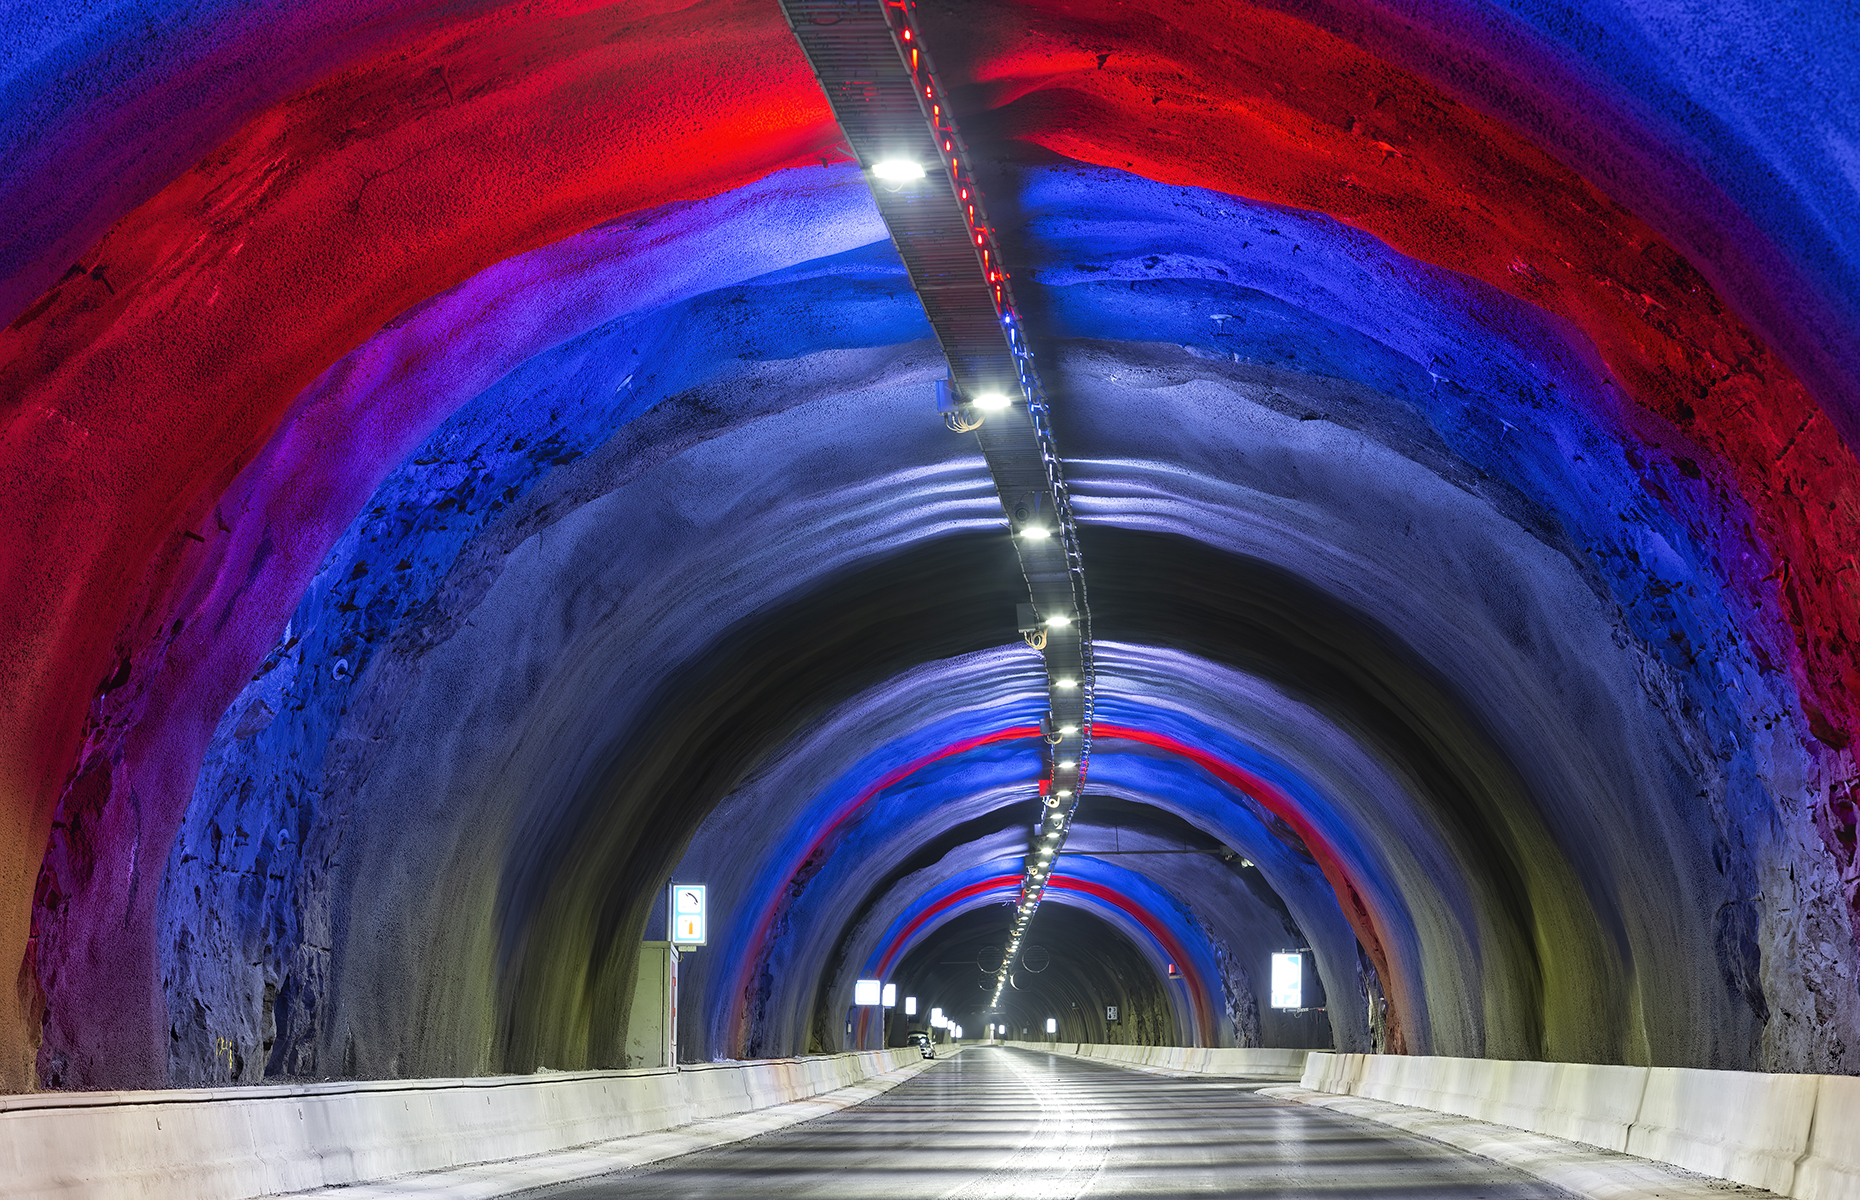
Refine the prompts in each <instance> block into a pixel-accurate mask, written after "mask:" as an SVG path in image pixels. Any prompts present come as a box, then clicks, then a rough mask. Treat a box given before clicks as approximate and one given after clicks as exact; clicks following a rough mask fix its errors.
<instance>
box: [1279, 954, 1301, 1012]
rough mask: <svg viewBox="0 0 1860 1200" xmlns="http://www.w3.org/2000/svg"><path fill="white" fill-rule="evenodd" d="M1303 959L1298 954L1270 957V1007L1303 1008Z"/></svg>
mask: <svg viewBox="0 0 1860 1200" xmlns="http://www.w3.org/2000/svg"><path fill="white" fill-rule="evenodd" d="M1304 977H1305V970H1304V957H1303V956H1302V955H1298V954H1275V955H1273V956H1272V1007H1274V1008H1303V1007H1304V983H1305V978H1304Z"/></svg>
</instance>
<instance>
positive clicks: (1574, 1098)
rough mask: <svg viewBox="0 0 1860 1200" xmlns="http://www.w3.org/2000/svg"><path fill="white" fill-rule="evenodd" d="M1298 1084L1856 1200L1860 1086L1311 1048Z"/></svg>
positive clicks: (1742, 1074)
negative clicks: (1339, 1052) (1311, 1052)
mask: <svg viewBox="0 0 1860 1200" xmlns="http://www.w3.org/2000/svg"><path fill="white" fill-rule="evenodd" d="M1299 1084H1300V1086H1301V1087H1303V1088H1305V1089H1307V1090H1309V1091H1313V1092H1326V1093H1330V1094H1333V1095H1347V1096H1361V1097H1363V1098H1364V1099H1369V1100H1380V1101H1382V1102H1384V1103H1388V1104H1401V1105H1406V1106H1408V1107H1411V1108H1420V1109H1428V1110H1431V1111H1435V1112H1442V1113H1452V1114H1454V1115H1457V1116H1463V1117H1471V1118H1473V1119H1475V1120H1480V1121H1489V1122H1492V1123H1493V1124H1497V1125H1506V1126H1510V1127H1512V1128H1514V1129H1523V1130H1526V1131H1529V1132H1531V1133H1541V1134H1547V1135H1549V1136H1551V1137H1559V1138H1564V1139H1566V1140H1569V1141H1573V1142H1582V1143H1586V1144H1588V1145H1591V1146H1599V1147H1601V1148H1602V1149H1605V1150H1615V1151H1621V1152H1625V1153H1628V1154H1632V1155H1635V1156H1637V1157H1639V1158H1645V1159H1650V1160H1652V1161H1654V1162H1661V1163H1666V1164H1669V1165H1671V1166H1676V1167H1683V1168H1685V1169H1686V1170H1689V1171H1695V1172H1698V1173H1699V1174H1701V1175H1710V1176H1713V1177H1714V1178H1718V1179H1727V1180H1730V1181H1732V1182H1735V1183H1743V1184H1749V1185H1750V1186H1753V1187H1760V1188H1764V1189H1767V1190H1769V1191H1772V1192H1775V1193H1777V1194H1779V1195H1784V1196H1792V1197H1796V1198H1797V1200H1860V1079H1856V1078H1853V1077H1850V1076H1844V1075H1765V1074H1760V1073H1757V1072H1747V1071H1703V1070H1692V1069H1684V1068H1678V1067H1624V1066H1605V1065H1598V1064H1590V1063H1540V1062H1506V1061H1498V1060H1489V1059H1470V1058H1428V1057H1422V1056H1402V1055H1374V1054H1330V1053H1322V1052H1318V1053H1313V1054H1312V1055H1311V1056H1310V1057H1309V1058H1308V1059H1307V1060H1306V1062H1305V1066H1304V1073H1303V1075H1302V1076H1301V1077H1300V1080H1299Z"/></svg>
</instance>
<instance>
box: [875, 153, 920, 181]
mask: <svg viewBox="0 0 1860 1200" xmlns="http://www.w3.org/2000/svg"><path fill="white" fill-rule="evenodd" d="M872 174H874V175H876V176H877V177H878V178H880V179H882V180H884V181H885V182H886V183H899V184H903V183H909V182H911V181H912V180H913V179H922V178H923V177H924V169H923V167H921V166H919V165H918V164H916V163H914V162H912V161H911V160H910V159H908V158H887V159H883V160H881V161H879V162H875V163H873V164H872Z"/></svg>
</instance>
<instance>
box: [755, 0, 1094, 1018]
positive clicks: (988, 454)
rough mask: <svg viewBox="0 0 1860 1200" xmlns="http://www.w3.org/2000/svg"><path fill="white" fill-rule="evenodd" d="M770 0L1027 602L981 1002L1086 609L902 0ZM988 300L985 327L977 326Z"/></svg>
mask: <svg viewBox="0 0 1860 1200" xmlns="http://www.w3.org/2000/svg"><path fill="white" fill-rule="evenodd" d="M782 8H783V11H784V13H785V15H786V16H787V18H788V24H789V27H790V28H791V29H792V30H793V31H794V34H795V37H796V39H797V40H798V41H799V42H800V44H801V49H802V51H803V53H805V54H806V55H807V59H808V62H809V63H810V65H812V66H813V68H814V72H815V74H816V75H817V76H818V77H819V79H820V83H821V88H822V90H823V91H824V92H825V94H826V98H827V101H828V103H829V104H831V105H832V107H833V112H834V116H835V117H836V118H837V119H838V121H839V123H840V128H841V130H842V131H843V132H845V134H846V142H847V145H848V146H849V147H850V148H851V149H852V151H853V154H854V155H855V157H857V158H858V159H859V160H860V161H861V162H862V163H865V164H866V166H867V170H868V171H869V175H870V177H869V183H870V184H871V187H872V195H873V198H874V200H875V201H876V203H877V205H878V210H879V213H880V215H881V216H882V217H883V218H884V220H885V223H886V225H887V227H888V228H889V230H890V232H891V234H892V240H893V243H894V245H895V246H896V247H897V248H898V252H899V256H900V258H901V259H902V260H903V262H904V265H905V269H906V270H907V271H909V272H910V275H911V283H912V286H913V287H914V288H915V289H916V291H917V294H918V298H919V299H920V300H921V301H922V302H923V306H924V312H925V315H926V316H927V317H928V318H929V319H930V324H931V327H932V328H933V329H934V330H935V332H936V334H937V338H938V341H939V342H940V344H941V345H942V347H943V351H944V354H945V356H946V357H947V359H948V362H949V367H950V378H949V380H948V381H947V382H946V383H944V384H942V385H939V388H938V403H937V407H938V409H939V410H940V411H941V412H942V413H943V418H944V421H945V422H946V423H947V424H948V426H949V428H950V429H952V430H954V431H956V432H959V433H974V434H975V436H976V439H977V441H978V442H979V443H980V446H981V450H982V456H983V458H984V459H985V460H986V461H987V464H988V469H989V473H990V474H991V475H992V476H993V478H994V482H995V487H996V490H997V492H998V493H999V494H1000V497H1001V507H1002V510H1003V512H1004V513H1005V514H1006V515H1007V519H1008V521H1007V524H1008V532H1009V535H1010V536H1011V537H1012V539H1013V541H1014V546H1015V550H1016V553H1017V555H1018V557H1019V559H1020V564H1021V571H1022V574H1023V575H1024V576H1025V577H1026V580H1027V591H1028V598H1029V600H1030V601H1031V602H1032V603H1031V604H1030V605H1028V606H1025V608H1024V611H1025V612H1030V613H1032V614H1034V623H1033V625H1032V627H1031V628H1030V627H1029V626H1028V624H1027V623H1026V622H1027V618H1026V617H1025V616H1023V618H1022V621H1023V624H1022V628H1021V632H1022V634H1023V636H1025V637H1026V638H1027V643H1028V645H1029V646H1031V647H1032V648H1033V649H1035V650H1037V651H1039V652H1041V654H1042V656H1043V661H1044V665H1045V667H1046V674H1047V693H1048V695H1047V713H1046V715H1045V717H1044V718H1043V719H1042V721H1041V734H1042V736H1043V739H1044V741H1045V743H1046V746H1047V748H1048V753H1049V755H1050V757H1049V758H1048V761H1047V766H1046V769H1045V770H1044V771H1043V772H1042V774H1043V775H1044V776H1045V778H1044V779H1042V780H1041V782H1040V784H1039V792H1038V795H1039V799H1040V801H1041V808H1040V810H1039V811H1040V816H1039V819H1038V820H1037V821H1036V822H1035V824H1034V828H1033V829H1032V830H1031V832H1030V834H1029V838H1028V847H1027V855H1026V859H1025V864H1024V868H1023V873H1022V879H1021V886H1020V893H1019V904H1018V908H1017V909H1016V912H1015V917H1014V924H1013V928H1012V930H1011V931H1010V933H1009V950H1008V953H1007V954H1006V955H1005V956H1004V957H1003V959H1002V964H1001V970H1000V972H999V974H998V976H997V978H996V980H995V1000H994V1001H991V1005H990V1006H991V1007H993V1004H994V1003H997V1002H998V1001H999V999H1000V995H1001V991H1002V989H1003V987H1005V986H1006V983H1007V980H1008V970H1009V967H1010V966H1011V965H1012V963H1013V960H1014V956H1015V954H1017V953H1018V952H1019V949H1020V945H1021V941H1022V939H1023V938H1025V936H1026V932H1027V927H1028V923H1029V922H1030V921H1031V920H1032V917H1033V914H1034V913H1035V912H1036V911H1037V910H1038V909H1039V906H1040V901H1041V899H1042V897H1043V896H1044V895H1045V891H1046V884H1047V881H1048V878H1049V875H1050V873H1051V870H1052V863H1053V861H1054V858H1055V856H1056V855H1057V854H1058V853H1059V851H1060V849H1061V848H1062V847H1063V845H1064V842H1065V835H1066V829H1067V826H1068V824H1069V823H1070V819H1071V816H1072V812H1073V810H1074V808H1075V807H1076V805H1077V799H1078V794H1079V791H1080V789H1081V787H1082V786H1083V784H1084V779H1085V771H1086V766H1087V764H1088V761H1089V758H1090V753H1091V721H1092V711H1093V681H1094V674H1093V668H1092V649H1091V610H1090V608H1089V606H1088V605H1087V603H1086V596H1085V575H1084V568H1083V559H1082V556H1081V554H1080V552H1079V541H1078V527H1077V524H1076V522H1075V521H1074V519H1073V515H1072V506H1071V501H1070V497H1069V496H1068V494H1067V489H1066V484H1065V479H1064V476H1063V473H1062V471H1061V467H1060V457H1059V451H1058V447H1057V445H1056V444H1055V442H1054V439H1053V432H1052V421H1051V410H1050V408H1049V406H1048V403H1047V398H1046V393H1045V390H1044V388H1043V387H1042V385H1041V383H1040V379H1039V375H1038V373H1037V372H1036V371H1035V369H1034V363H1033V355H1032V353H1031V351H1030V350H1029V349H1028V347H1027V343H1026V339H1025V336H1024V335H1023V333H1022V322H1021V321H1020V318H1019V316H1018V313H1017V312H1016V310H1015V306H1014V299H1013V292H1012V289H1011V287H1010V285H1009V279H1008V272H1007V270H1006V269H1005V267H1004V266H1003V263H1002V257H1001V252H1000V245H999V241H998V239H997V238H996V235H995V230H994V228H993V226H992V225H991V224H990V222H989V220H988V216H987V210H986V206H985V205H984V204H983V200H982V191H981V188H980V187H979V186H978V184H977V183H976V179H975V175H974V172H973V170H972V168H971V164H970V158H969V153H968V146H967V144H966V143H965V142H964V141H963V139H962V135H961V134H960V133H959V132H958V131H957V129H956V127H955V121H954V119H953V116H952V112H951V108H950V103H949V96H948V93H947V91H946V90H945V89H944V88H943V86H942V84H941V83H940V82H939V80H938V79H937V76H936V73H935V71H934V70H933V68H932V65H931V62H930V55H929V51H928V50H927V49H926V48H925V46H924V39H923V33H922V30H921V29H920V28H919V27H918V25H917V23H916V15H915V0H883V2H882V3H881V4H879V5H876V6H872V7H865V6H859V7H857V8H851V9H849V8H848V7H846V6H845V5H844V4H843V3H840V2H839V0H782ZM932 160H934V161H935V163H936V167H935V168H932V166H931V162H932ZM964 247H966V249H967V251H968V252H972V253H973V255H974V260H973V261H974V264H975V272H976V273H975V275H974V276H973V282H974V283H975V284H977V285H979V287H972V286H970V284H969V282H968V281H967V280H966V279H962V278H960V277H961V276H964V275H966V274H967V272H966V269H958V268H956V267H955V266H954V264H955V263H957V262H959V261H961V259H962V258H963V257H965V253H964V249H963V248H964ZM991 309H992V313H993V316H994V319H995V329H996V331H997V332H996V333H995V334H990V333H988V332H985V331H986V330H987V325H988V323H987V319H986V315H987V314H988V313H989V312H990V311H991Z"/></svg>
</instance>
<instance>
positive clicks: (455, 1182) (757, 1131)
mask: <svg viewBox="0 0 1860 1200" xmlns="http://www.w3.org/2000/svg"><path fill="white" fill-rule="evenodd" d="M960 1049H961V1048H960V1047H952V1048H951V1051H952V1052H951V1053H948V1054H945V1055H943V1056H941V1057H939V1058H937V1059H935V1060H931V1059H922V1060H919V1061H917V1062H912V1063H907V1064H905V1065H904V1066H902V1067H897V1068H895V1069H893V1070H890V1071H887V1072H885V1073H884V1074H882V1075H875V1076H873V1077H872V1078H870V1079H868V1080H866V1081H864V1082H863V1083H855V1084H851V1085H849V1086H847V1087H843V1088H839V1089H838V1090H836V1091H831V1092H827V1093H826V1094H824V1095H820V1096H813V1097H809V1098H808V1099H806V1100H792V1101H788V1102H786V1103H783V1104H776V1105H773V1106H771V1107H769V1108H763V1109H758V1110H756V1111H754V1112H747V1113H737V1114H734V1115H732V1116H727V1117H713V1118H710V1119H709V1120H703V1121H693V1122H692V1123H691V1124H689V1125H681V1126H679V1127H678V1128H676V1129H667V1130H663V1131H661V1132H658V1133H643V1134H637V1135H635V1136H633V1137H624V1138H616V1139H614V1140H613V1141H610V1142H601V1143H598V1144H596V1145H592V1146H581V1147H577V1148H576V1149H573V1150H563V1151H558V1152H556V1153H553V1154H538V1155H533V1156H531V1157H529V1158H518V1159H510V1160H507V1161H504V1162H495V1163H483V1164H480V1165H478V1166H473V1167H459V1168H454V1169H452V1170H446V1171H426V1172H422V1173H420V1174H416V1175H401V1176H397V1177H395V1178H392V1179H383V1180H380V1181H378V1182H374V1183H367V1184H360V1185H332V1186H330V1187H322V1188H314V1189H311V1190H310V1191H305V1192H291V1193H289V1194H287V1195H282V1196H278V1197H276V1198H275V1200H310V1198H312V1197H316V1198H319V1200H329V1198H330V1197H335V1196H340V1197H341V1200H390V1198H397V1197H405V1196H420V1197H427V1198H430V1200H494V1198H496V1197H501V1196H516V1195H520V1194H523V1193H527V1192H534V1191H537V1190H538V1189H541V1188H547V1187H553V1186H555V1185H557V1184H564V1183H574V1182H576V1181H578V1180H582V1179H591V1178H593V1177H595V1176H597V1175H607V1174H610V1173H612V1172H614V1171H624V1170H628V1169H629V1168H632V1167H643V1166H647V1165H649V1164H651V1163H655V1162H662V1161H664V1160H665V1159H668V1158H677V1157H679V1156H680V1155H683V1154H695V1153H696V1152H698V1151H699V1150H712V1149H715V1148H716V1147H718V1146H727V1145H730V1144H731V1143H732V1142H741V1141H745V1140H747V1139H749V1138H752V1137H758V1136H760V1135H761V1134H764V1133H772V1132H774V1131H775V1130H777V1129H786V1128H787V1127H788V1126H790V1125H798V1124H800V1123H801V1122H802V1121H811V1120H813V1119H814V1118H815V1117H821V1116H825V1115H826V1114H828V1113H834V1112H839V1111H841V1110H842V1109H847V1108H851V1107H852V1106H853V1105H855V1104H863V1103H864V1102H865V1101H867V1100H870V1099H872V1098H873V1097H875V1096H882V1095H884V1094H885V1093H886V1092H888V1091H890V1090H891V1089H892V1088H894V1087H897V1086H898V1085H899V1084H901V1083H904V1082H906V1081H907V1080H910V1079H914V1078H916V1077H917V1076H918V1075H920V1074H922V1073H923V1072H924V1071H925V1070H927V1069H929V1068H930V1067H933V1066H935V1065H936V1064H937V1063H939V1062H948V1061H949V1060H950V1059H951V1058H954V1057H955V1055H956V1053H959V1052H960ZM338 1189H339V1190H338Z"/></svg>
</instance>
